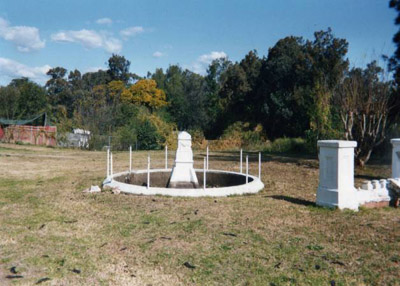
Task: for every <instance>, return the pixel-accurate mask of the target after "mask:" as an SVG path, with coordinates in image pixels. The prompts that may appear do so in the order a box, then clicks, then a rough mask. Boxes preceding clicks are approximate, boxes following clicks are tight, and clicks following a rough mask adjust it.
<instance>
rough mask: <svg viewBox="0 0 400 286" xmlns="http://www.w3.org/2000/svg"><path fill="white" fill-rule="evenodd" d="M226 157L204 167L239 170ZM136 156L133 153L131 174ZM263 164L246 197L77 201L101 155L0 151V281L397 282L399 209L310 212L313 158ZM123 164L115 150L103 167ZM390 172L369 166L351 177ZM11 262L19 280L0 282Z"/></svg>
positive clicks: (157, 157) (96, 177)
mask: <svg viewBox="0 0 400 286" xmlns="http://www.w3.org/2000/svg"><path fill="white" fill-rule="evenodd" d="M150 153H151V156H152V166H153V167H157V166H158V167H162V166H164V162H163V161H162V160H163V156H164V155H163V153H162V152H150ZM236 153H237V152H236ZM236 153H230V152H223V153H222V152H221V153H212V156H211V159H210V168H216V169H230V170H238V158H237V154H236ZM146 155H147V152H137V153H136V152H135V153H134V168H140V167H142V168H143V167H144V166H145V162H146ZM202 156H203V154H202V153H196V160H197V162H196V166H197V167H199V168H201V167H202V163H203V161H202ZM264 158H265V162H264V163H263V171H262V176H263V181H264V183H265V185H266V187H265V189H264V190H262V191H261V192H260V193H258V194H257V195H251V196H232V197H227V198H196V199H195V198H171V197H161V196H148V197H147V196H128V195H112V194H110V193H101V194H83V193H82V190H83V189H84V188H86V187H88V186H90V185H91V184H100V183H101V181H102V179H103V177H104V174H105V152H87V151H79V150H62V149H50V148H41V147H35V146H18V145H5V144H2V145H0V174H1V175H0V259H1V260H0V285H7V283H9V284H12V285H32V284H34V283H36V282H37V281H38V280H39V279H40V278H44V277H48V278H50V279H51V280H49V281H46V282H43V283H42V284H41V285H293V284H297V285H330V283H331V281H333V280H334V281H335V283H336V285H399V273H400V256H399V255H400V211H399V210H398V209H393V208H384V209H377V210H361V211H359V212H357V213H355V212H349V211H343V212H341V211H338V210H326V209H322V208H319V207H316V206H315V205H314V201H315V193H316V188H317V184H318V162H317V161H316V160H314V159H304V158H295V157H284V156H267V155H265V156H264ZM170 159H171V160H170V164H172V156H171V157H170ZM255 159H256V156H255V154H254V161H252V162H251V172H252V173H253V174H256V173H257V169H256V168H257V162H256V160H255ZM127 160H128V154H127V153H126V152H120V153H116V154H115V164H114V170H115V171H122V170H124V169H127V167H128V161H127ZM389 173H390V171H389V169H388V166H372V167H368V168H366V169H364V170H361V171H360V170H358V171H357V177H356V178H357V182H358V183H359V182H360V180H363V179H365V178H372V177H374V176H377V177H387V176H388V174H389ZM185 262H189V263H190V264H192V265H194V266H195V267H196V268H195V269H189V268H187V267H185V266H184V265H183V264H184V263H185ZM12 266H16V267H17V270H18V272H19V273H18V274H20V275H23V276H24V277H23V278H20V279H11V280H10V279H6V278H5V276H6V275H11V273H10V271H9V269H10V268H11V267H12ZM73 269H78V270H80V271H81V272H80V273H79V274H78V273H74V272H73V271H72V270H73Z"/></svg>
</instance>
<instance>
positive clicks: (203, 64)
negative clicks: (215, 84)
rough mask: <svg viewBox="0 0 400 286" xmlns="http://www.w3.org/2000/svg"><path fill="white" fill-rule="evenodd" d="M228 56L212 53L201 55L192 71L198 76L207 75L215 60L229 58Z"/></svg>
mask: <svg viewBox="0 0 400 286" xmlns="http://www.w3.org/2000/svg"><path fill="white" fill-rule="evenodd" d="M227 57H228V55H227V54H226V53H225V52H222V51H221V52H211V53H209V54H204V55H201V56H200V57H198V58H197V60H196V61H195V62H194V63H193V64H192V66H191V70H192V71H193V72H195V73H198V74H205V72H206V70H207V67H208V66H209V65H210V64H211V62H212V61H213V60H216V59H220V58H227Z"/></svg>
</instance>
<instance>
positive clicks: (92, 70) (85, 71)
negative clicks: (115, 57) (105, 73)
mask: <svg viewBox="0 0 400 286" xmlns="http://www.w3.org/2000/svg"><path fill="white" fill-rule="evenodd" d="M99 70H104V68H103V67H88V68H87V69H85V70H84V73H87V72H97V71H99Z"/></svg>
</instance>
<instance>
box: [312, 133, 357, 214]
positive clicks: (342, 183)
mask: <svg viewBox="0 0 400 286" xmlns="http://www.w3.org/2000/svg"><path fill="white" fill-rule="evenodd" d="M356 146H357V142H355V141H342V140H320V141H318V147H319V163H320V166H319V170H320V172H319V186H318V190H317V205H320V206H327V207H338V208H339V209H352V210H358V199H357V191H356V189H355V188H354V148H355V147H356Z"/></svg>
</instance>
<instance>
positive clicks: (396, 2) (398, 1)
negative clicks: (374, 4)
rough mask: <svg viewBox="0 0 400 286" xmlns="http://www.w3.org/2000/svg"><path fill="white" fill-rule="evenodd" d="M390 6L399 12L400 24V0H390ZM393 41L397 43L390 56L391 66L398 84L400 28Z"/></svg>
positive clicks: (399, 74)
mask: <svg viewBox="0 0 400 286" xmlns="http://www.w3.org/2000/svg"><path fill="white" fill-rule="evenodd" d="M389 7H390V8H393V9H395V10H396V12H397V17H396V19H395V25H397V26H399V25H400V0H390V1H389ZM393 42H394V43H395V45H396V50H395V52H394V55H393V56H392V57H391V58H390V61H389V68H390V69H391V70H392V71H394V79H395V82H396V83H397V85H400V28H399V30H398V31H397V33H396V34H395V35H394V36H393Z"/></svg>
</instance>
